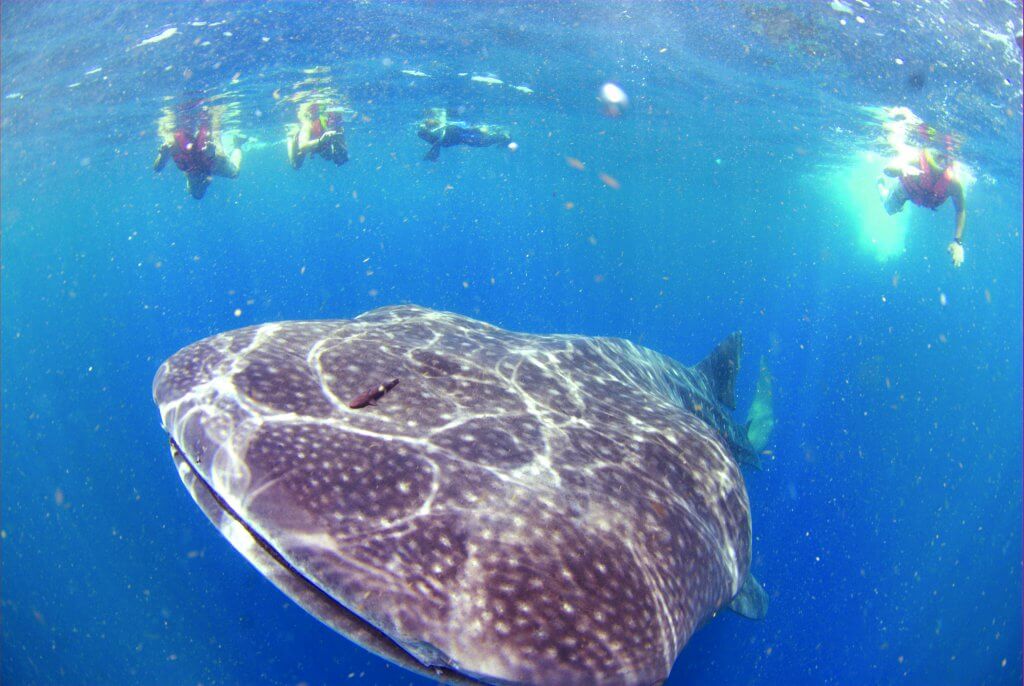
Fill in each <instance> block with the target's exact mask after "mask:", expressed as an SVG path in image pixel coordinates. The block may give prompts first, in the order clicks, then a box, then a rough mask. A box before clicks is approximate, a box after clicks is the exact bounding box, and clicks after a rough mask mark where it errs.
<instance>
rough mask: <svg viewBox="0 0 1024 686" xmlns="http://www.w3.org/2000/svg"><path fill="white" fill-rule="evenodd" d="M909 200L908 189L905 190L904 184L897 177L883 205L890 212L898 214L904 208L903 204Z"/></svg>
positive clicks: (883, 200)
mask: <svg viewBox="0 0 1024 686" xmlns="http://www.w3.org/2000/svg"><path fill="white" fill-rule="evenodd" d="M906 202H907V191H906V190H904V188H903V184H902V183H900V182H899V180H898V179H897V180H896V181H895V182H894V183H892V184H891V185H890V186H889V188H888V191H887V192H886V194H885V197H884V198H883V199H882V207H884V208H885V211H886V212H888V213H889V214H896V213H897V212H900V211H901V210H902V209H903V205H905V204H906Z"/></svg>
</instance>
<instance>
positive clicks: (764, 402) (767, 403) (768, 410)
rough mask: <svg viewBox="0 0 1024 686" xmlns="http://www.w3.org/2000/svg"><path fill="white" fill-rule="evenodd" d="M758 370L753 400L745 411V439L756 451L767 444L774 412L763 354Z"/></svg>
mask: <svg viewBox="0 0 1024 686" xmlns="http://www.w3.org/2000/svg"><path fill="white" fill-rule="evenodd" d="M760 370H761V371H760V374H759V375H758V377H757V390H755V391H754V402H752V403H750V410H749V411H748V412H747V439H748V440H749V441H750V446H751V447H752V448H753V449H754V451H755V452H758V453H760V452H761V451H763V450H764V449H765V447H766V446H767V445H768V439H769V438H771V435H772V429H773V428H775V414H774V412H773V411H772V375H771V372H769V371H768V362H767V361H766V360H765V358H764V356H763V355H762V356H761V363H760Z"/></svg>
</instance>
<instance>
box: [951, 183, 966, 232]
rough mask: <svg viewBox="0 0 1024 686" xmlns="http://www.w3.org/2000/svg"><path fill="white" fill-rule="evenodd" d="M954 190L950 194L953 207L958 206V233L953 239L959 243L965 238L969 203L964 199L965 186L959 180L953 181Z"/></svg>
mask: <svg viewBox="0 0 1024 686" xmlns="http://www.w3.org/2000/svg"><path fill="white" fill-rule="evenodd" d="M952 190H953V192H952V193H950V196H951V197H952V198H953V207H955V208H956V233H954V234H953V240H954V241H956V242H957V243H963V238H964V224H965V223H966V222H967V204H966V201H965V200H964V187H963V186H961V185H960V182H959V181H955V182H954V183H953V188H952Z"/></svg>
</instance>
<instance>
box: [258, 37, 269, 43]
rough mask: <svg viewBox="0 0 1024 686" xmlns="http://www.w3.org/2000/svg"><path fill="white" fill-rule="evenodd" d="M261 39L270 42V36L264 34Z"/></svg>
mask: <svg viewBox="0 0 1024 686" xmlns="http://www.w3.org/2000/svg"><path fill="white" fill-rule="evenodd" d="M260 40H262V41H263V42H264V43H269V42H270V37H269V36H263V38H261V39H260Z"/></svg>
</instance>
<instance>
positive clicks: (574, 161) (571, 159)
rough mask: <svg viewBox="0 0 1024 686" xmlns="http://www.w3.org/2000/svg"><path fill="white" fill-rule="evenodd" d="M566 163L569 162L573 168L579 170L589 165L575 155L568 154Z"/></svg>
mask: <svg viewBox="0 0 1024 686" xmlns="http://www.w3.org/2000/svg"><path fill="white" fill-rule="evenodd" d="M565 163H566V164H568V165H569V166H570V167H572V168H573V169H578V170H579V171H583V170H584V169H586V168H587V165H585V164H584V163H583V162H580V161H579V160H578V159H576V158H575V157H568V156H566V158H565Z"/></svg>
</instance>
